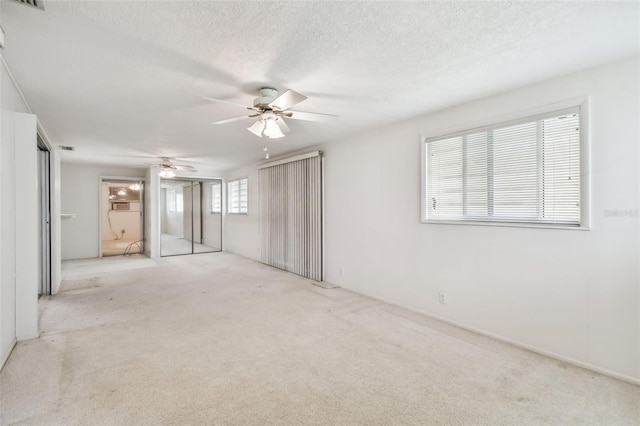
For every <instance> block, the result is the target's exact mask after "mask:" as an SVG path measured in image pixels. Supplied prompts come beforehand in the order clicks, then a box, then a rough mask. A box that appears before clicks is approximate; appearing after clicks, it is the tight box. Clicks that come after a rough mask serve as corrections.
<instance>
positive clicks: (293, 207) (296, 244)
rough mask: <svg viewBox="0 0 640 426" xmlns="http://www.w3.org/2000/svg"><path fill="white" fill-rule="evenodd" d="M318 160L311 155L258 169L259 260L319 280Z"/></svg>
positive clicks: (320, 220)
mask: <svg viewBox="0 0 640 426" xmlns="http://www.w3.org/2000/svg"><path fill="white" fill-rule="evenodd" d="M321 167H322V163H321V157H319V156H317V157H311V158H306V159H303V160H298V161H293V162H290V163H284V164H279V165H276V166H273V167H267V168H263V169H260V170H259V184H260V230H261V233H260V235H261V243H260V244H261V260H262V262H263V263H266V264H268V265H271V266H274V267H276V268H280V269H284V270H285V271H289V272H293V273H295V274H298V275H302V276H304V277H307V278H310V279H313V280H316V281H321V280H322V201H323V200H322V191H321V188H322V169H321Z"/></svg>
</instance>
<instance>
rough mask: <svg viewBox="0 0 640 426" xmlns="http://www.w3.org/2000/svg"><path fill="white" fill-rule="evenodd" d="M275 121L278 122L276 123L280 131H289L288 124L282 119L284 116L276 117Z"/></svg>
mask: <svg viewBox="0 0 640 426" xmlns="http://www.w3.org/2000/svg"><path fill="white" fill-rule="evenodd" d="M276 123H278V125H279V126H280V130H282V133H289V132H290V131H291V129H290V128H289V126H287V123H286V122H285V121H284V118H282V117H278V119H277V120H276Z"/></svg>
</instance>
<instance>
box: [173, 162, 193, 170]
mask: <svg viewBox="0 0 640 426" xmlns="http://www.w3.org/2000/svg"><path fill="white" fill-rule="evenodd" d="M174 167H175V169H176V170H185V171H188V172H195V171H196V168H195V167H193V166H188V165H186V164H181V165H175V166H174Z"/></svg>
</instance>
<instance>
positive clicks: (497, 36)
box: [0, 0, 640, 170]
mask: <svg viewBox="0 0 640 426" xmlns="http://www.w3.org/2000/svg"><path fill="white" fill-rule="evenodd" d="M45 8H46V10H45V11H41V10H38V9H35V8H31V7H28V6H23V5H19V4H17V3H14V2H12V1H7V0H4V1H2V2H1V6H0V24H1V25H2V27H3V29H4V31H5V34H6V44H7V46H6V48H5V49H4V51H3V55H4V57H5V59H6V61H7V63H8V64H9V66H10V68H11V70H12V72H13V74H14V75H15V78H16V80H17V82H18V84H19V86H20V87H21V88H22V91H23V92H24V95H25V97H26V99H27V101H28V102H29V104H30V106H31V108H32V109H33V111H34V112H35V113H36V114H37V115H38V117H39V120H40V123H41V124H42V126H43V127H44V129H45V131H46V132H47V134H48V136H49V137H50V139H51V141H52V142H53V143H54V144H62V145H71V146H75V147H76V148H77V150H76V151H75V152H73V153H66V152H65V153H64V154H65V157H64V160H65V161H93V162H101V163H114V164H143V163H145V162H149V161H150V160H152V157H153V156H165V155H166V156H172V157H177V158H179V159H181V160H187V161H191V162H192V164H196V165H197V166H199V167H201V168H207V169H214V170H225V169H228V168H231V167H235V166H238V165H242V164H248V163H251V162H254V161H257V160H259V159H260V158H261V156H262V151H261V146H260V141H261V139H259V138H257V137H256V136H254V135H253V134H251V133H249V132H248V131H247V130H245V129H246V127H248V126H249V125H251V124H252V122H253V121H251V120H250V119H247V120H245V121H240V122H234V123H231V124H227V125H224V126H215V125H209V124H208V123H209V122H211V121H214V120H221V119H224V118H229V117H234V116H237V115H241V114H242V113H243V112H244V111H243V110H242V109H240V108H236V107H234V106H230V105H225V104H213V103H209V102H206V101H203V100H201V99H198V98H196V96H200V95H204V96H211V97H215V98H222V99H227V100H230V101H234V102H239V103H243V104H251V102H252V100H253V98H254V97H256V96H257V89H258V88H259V87H261V86H264V85H268V86H272V87H275V88H277V89H279V90H284V89H289V88H290V89H294V90H296V91H298V92H300V93H303V94H305V95H307V96H308V97H309V99H308V100H306V101H304V102H303V103H301V104H299V105H297V106H296V108H294V109H297V110H301V111H315V112H324V113H332V114H338V115H340V117H341V118H340V120H339V121H338V122H336V123H328V124H327V123H322V124H320V123H312V122H303V121H294V120H289V121H288V123H289V125H290V128H291V133H290V134H289V135H288V136H287V137H285V138H283V139H278V140H272V141H270V142H269V145H270V151H271V152H272V154H274V155H275V154H279V153H284V152H287V151H292V150H297V149H301V148H304V147H306V146H311V145H314V144H317V143H321V142H328V141H332V140H335V139H337V138H340V137H343V136H346V135H350V134H354V133H358V132H362V131H364V130H365V129H369V128H375V127H378V126H381V125H384V124H387V123H391V122H395V121H399V120H402V119H405V118H409V117H413V116H416V115H419V114H424V113H427V112H429V111H434V110H437V109H441V108H444V107H447V106H451V105H454V104H457V103H460V102H464V101H467V100H471V99H476V98H479V97H483V96H487V95H490V94H492V93H497V92H500V91H504V90H506V89H509V88H513V87H517V86H522V85H525V84H528V83H532V82H535V81H539V80H542V79H545V78H549V77H551V76H555V75H560V74H565V73H569V72H573V71H576V70H579V69H583V68H587V67H590V66H594V65H598V64H601V63H605V62H609V61H612V60H616V59H618V58H623V57H627V56H631V55H634V54H637V53H638V51H639V38H640V37H639V4H638V3H637V2H536V1H528V2H520V1H518V2H497V1H496V2H493V1H490V2H461V1H450V2H446V1H445V2H395V1H393V2H248V1H241V2H194V1H190V2H182V1H173V2H159V1H155V2H147V1H118V2H115V1H85V2H66V1H55V2H54V1H46V0H45Z"/></svg>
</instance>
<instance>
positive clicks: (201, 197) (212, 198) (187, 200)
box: [160, 178, 222, 256]
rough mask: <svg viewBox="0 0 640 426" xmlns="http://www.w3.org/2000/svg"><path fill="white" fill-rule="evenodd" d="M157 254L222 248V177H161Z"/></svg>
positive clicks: (199, 251) (167, 254)
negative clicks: (158, 246) (159, 234)
mask: <svg viewBox="0 0 640 426" xmlns="http://www.w3.org/2000/svg"><path fill="white" fill-rule="evenodd" d="M160 224H161V236H162V237H161V239H160V256H176V255H184V254H195V253H211V252H218V251H222V181H221V180H219V179H184V178H179V179H161V181H160Z"/></svg>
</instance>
